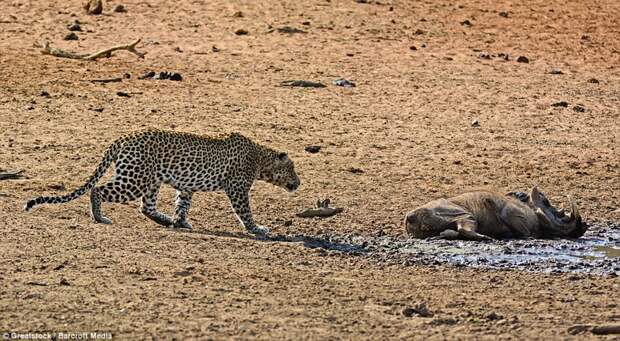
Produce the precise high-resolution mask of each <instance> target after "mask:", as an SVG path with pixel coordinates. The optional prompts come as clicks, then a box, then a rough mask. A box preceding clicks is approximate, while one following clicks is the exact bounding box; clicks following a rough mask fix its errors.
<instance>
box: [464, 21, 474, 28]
mask: <svg viewBox="0 0 620 341" xmlns="http://www.w3.org/2000/svg"><path fill="white" fill-rule="evenodd" d="M461 25H463V26H467V27H472V26H474V24H472V23H471V21H469V20H468V19H465V20H463V21H461Z"/></svg>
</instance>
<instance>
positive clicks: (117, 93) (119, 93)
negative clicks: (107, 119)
mask: <svg viewBox="0 0 620 341" xmlns="http://www.w3.org/2000/svg"><path fill="white" fill-rule="evenodd" d="M116 95H117V96H119V97H131V96H130V95H129V94H128V93H126V92H125V91H118V92H116Z"/></svg>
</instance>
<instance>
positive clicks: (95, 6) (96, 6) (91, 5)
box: [84, 0, 103, 15]
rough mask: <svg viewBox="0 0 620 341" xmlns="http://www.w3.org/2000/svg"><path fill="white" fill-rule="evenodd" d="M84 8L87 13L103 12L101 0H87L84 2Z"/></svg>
mask: <svg viewBox="0 0 620 341" xmlns="http://www.w3.org/2000/svg"><path fill="white" fill-rule="evenodd" d="M84 9H85V10H86V13H88V14H95V15H97V14H101V12H103V4H102V3H101V0H88V1H87V2H86V4H84Z"/></svg>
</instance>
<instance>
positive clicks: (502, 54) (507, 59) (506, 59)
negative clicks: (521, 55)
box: [497, 53, 510, 61]
mask: <svg viewBox="0 0 620 341" xmlns="http://www.w3.org/2000/svg"><path fill="white" fill-rule="evenodd" d="M497 56H498V57H500V58H501V59H503V60H505V61H509V60H510V55H508V53H499V54H498V55H497Z"/></svg>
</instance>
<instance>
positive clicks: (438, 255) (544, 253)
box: [270, 222, 620, 276]
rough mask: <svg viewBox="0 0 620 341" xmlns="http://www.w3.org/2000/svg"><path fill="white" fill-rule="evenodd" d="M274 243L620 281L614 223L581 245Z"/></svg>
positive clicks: (382, 240) (389, 240)
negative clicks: (613, 278) (589, 275)
mask: <svg viewBox="0 0 620 341" xmlns="http://www.w3.org/2000/svg"><path fill="white" fill-rule="evenodd" d="M270 240H272V241H281V242H302V243H303V245H304V246H306V247H309V248H321V249H325V250H330V251H338V252H342V253H346V254H350V255H357V256H362V257H368V258H370V259H373V260H376V261H379V262H385V263H389V264H402V265H415V264H418V265H453V266H467V267H482V268H492V269H512V270H524V271H530V272H543V273H584V274H594V275H610V276H620V223H615V222H606V223H600V224H597V225H593V226H591V227H590V229H589V230H588V232H586V234H585V235H584V236H583V237H581V238H579V239H577V240H541V239H519V240H497V241H491V242H476V241H464V240H427V239H409V238H407V237H406V236H398V237H395V236H379V237H373V236H362V235H356V234H342V235H339V234H332V233H324V234H321V235H316V236H303V235H287V236H285V235H276V236H273V237H270Z"/></svg>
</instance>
